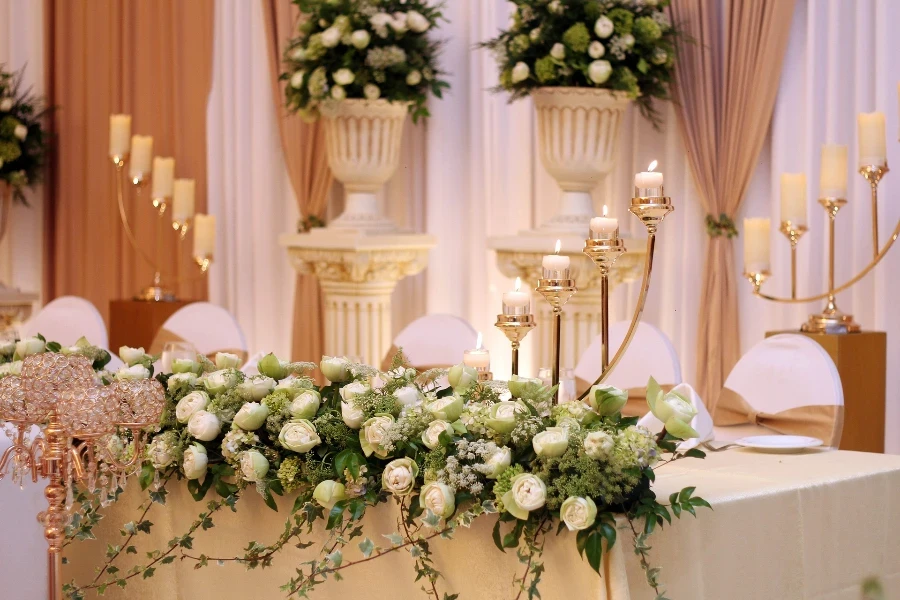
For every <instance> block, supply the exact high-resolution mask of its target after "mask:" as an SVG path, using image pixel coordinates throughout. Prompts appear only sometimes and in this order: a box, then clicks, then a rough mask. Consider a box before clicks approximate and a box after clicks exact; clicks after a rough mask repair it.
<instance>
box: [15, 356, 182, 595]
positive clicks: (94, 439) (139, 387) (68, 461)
mask: <svg viewBox="0 0 900 600" xmlns="http://www.w3.org/2000/svg"><path fill="white" fill-rule="evenodd" d="M164 404H165V393H164V392H163V389H162V386H161V385H160V384H159V382H157V381H155V380H151V379H145V380H138V381H119V382H116V383H114V384H112V385H109V386H97V385H96V384H95V380H94V371H93V369H92V367H91V363H90V361H88V359H86V358H84V357H83V356H63V355H62V354H54V353H46V354H37V355H33V356H29V357H27V358H26V359H25V360H24V361H23V363H22V374H21V376H14V375H13V376H7V377H4V378H3V379H0V420H3V421H6V422H7V423H9V424H11V425H12V426H13V428H14V433H13V435H12V438H13V445H12V446H10V447H9V448H7V449H6V451H5V452H4V453H3V455H2V456H0V479H2V478H3V477H4V476H5V475H6V474H7V472H8V471H9V470H10V467H12V478H13V480H14V481H16V482H18V483H19V484H20V485H21V484H22V483H23V482H24V479H25V478H26V476H29V475H30V477H31V480H32V482H34V483H36V482H37V481H38V478H44V479H47V480H48V484H47V487H46V489H45V491H44V495H45V496H46V498H47V503H48V507H47V510H46V511H44V512H41V513H40V514H39V515H38V520H39V522H40V523H41V524H42V525H43V527H44V537H45V538H46V540H47V544H48V550H47V558H48V588H47V589H48V591H47V598H48V599H49V600H62V598H63V595H62V572H61V571H62V564H61V562H62V561H61V558H62V547H63V542H64V541H65V528H66V523H67V522H68V518H69V510H68V509H69V508H70V506H71V505H70V500H69V498H70V497H71V494H72V487H73V485H74V484H75V483H76V482H81V483H83V484H85V485H86V486H87V488H88V489H89V490H91V491H96V490H97V489H98V483H99V484H100V487H103V488H106V487H107V486H109V485H110V483H109V482H110V476H111V477H112V482H113V483H112V486H111V490H112V491H115V488H116V487H118V485H119V483H118V482H119V476H120V475H121V476H122V482H123V483H122V484H123V485H124V479H125V476H127V475H128V474H129V473H130V472H131V471H132V470H133V469H135V468H137V466H138V465H139V464H140V460H141V455H142V453H143V442H144V440H143V436H144V434H143V429H144V428H146V427H148V426H150V425H153V424H156V423H158V422H159V418H160V415H161V414H162V410H163V406H164ZM33 425H39V426H43V427H44V429H43V433H42V434H41V435H40V436H39V437H38V438H37V439H35V440H33V441H31V442H30V443H29V440H28V437H27V436H28V434H27V432H28V431H29V430H30V429H31V427H32V426H33ZM120 431H123V432H124V431H127V433H125V434H124V436H125V437H130V438H131V442H130V443H129V446H130V447H127V448H126V447H122V448H121V451H120V452H115V451H114V450H112V449H111V446H112V444H111V443H110V442H111V441H112V440H113V439H115V440H118V441H119V442H121V440H122V438H120V437H119V432H120ZM128 454H130V455H131V456H130V458H129V459H128V460H123V458H124V457H125V456H127V455H128ZM101 493H104V494H106V493H107V491H106V490H105V489H104V491H102V492H101Z"/></svg>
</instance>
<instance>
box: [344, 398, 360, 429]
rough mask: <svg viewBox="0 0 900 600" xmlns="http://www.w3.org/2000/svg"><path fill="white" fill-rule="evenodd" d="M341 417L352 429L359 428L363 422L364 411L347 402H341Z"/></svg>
mask: <svg viewBox="0 0 900 600" xmlns="http://www.w3.org/2000/svg"><path fill="white" fill-rule="evenodd" d="M341 418H342V419H343V420H344V424H345V425H346V426H347V427H349V428H350V429H359V428H360V427H362V424H363V411H362V409H359V408H356V407H355V406H353V405H352V404H348V403H347V402H341Z"/></svg>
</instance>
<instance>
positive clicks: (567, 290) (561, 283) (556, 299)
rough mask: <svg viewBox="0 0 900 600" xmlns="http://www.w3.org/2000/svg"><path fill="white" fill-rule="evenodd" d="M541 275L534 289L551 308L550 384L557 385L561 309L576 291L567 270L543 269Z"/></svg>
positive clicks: (573, 281)
mask: <svg viewBox="0 0 900 600" xmlns="http://www.w3.org/2000/svg"><path fill="white" fill-rule="evenodd" d="M542 275H543V277H542V278H541V279H538V286H537V288H535V291H537V292H539V293H540V294H541V295H542V296H543V297H544V298H545V299H546V300H547V302H548V303H549V304H550V307H551V308H552V309H553V317H552V320H553V363H552V365H551V373H552V376H551V385H554V386H555V385H559V346H560V335H561V331H562V310H563V307H564V306H565V305H566V302H568V301H569V298H571V297H572V296H574V295H575V292H576V291H578V290H577V289H576V288H575V280H574V279H570V278H569V270H568V269H564V270H561V271H556V270H549V269H544V270H543V273H542Z"/></svg>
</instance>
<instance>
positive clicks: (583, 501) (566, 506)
mask: <svg viewBox="0 0 900 600" xmlns="http://www.w3.org/2000/svg"><path fill="white" fill-rule="evenodd" d="M559 518H560V519H561V520H562V522H563V523H565V524H566V527H568V528H569V531H580V530H582V529H587V528H588V527H590V526H591V525H593V524H594V521H596V520H597V505H596V504H594V501H593V500H591V499H590V498H578V497H575V496H570V497H569V498H566V500H565V502H563V503H562V506H561V507H560V509H559Z"/></svg>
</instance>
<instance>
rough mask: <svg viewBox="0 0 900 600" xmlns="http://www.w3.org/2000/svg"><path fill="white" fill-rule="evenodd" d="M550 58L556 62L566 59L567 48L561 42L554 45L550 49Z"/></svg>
mask: <svg viewBox="0 0 900 600" xmlns="http://www.w3.org/2000/svg"><path fill="white" fill-rule="evenodd" d="M550 56H552V57H553V58H555V59H556V60H563V59H564V58H565V57H566V47H565V46H563V45H562V44H560V43H559V42H557V43H555V44H553V48H551V49H550Z"/></svg>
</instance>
